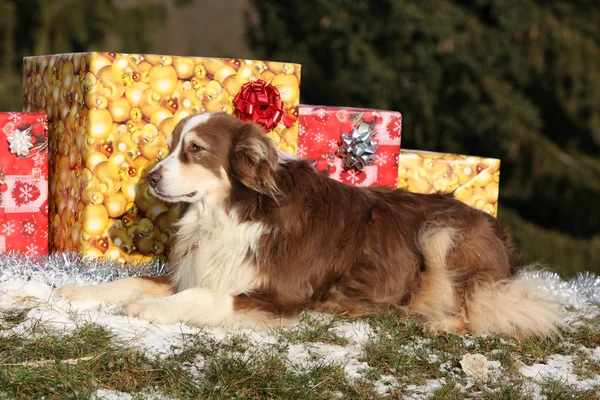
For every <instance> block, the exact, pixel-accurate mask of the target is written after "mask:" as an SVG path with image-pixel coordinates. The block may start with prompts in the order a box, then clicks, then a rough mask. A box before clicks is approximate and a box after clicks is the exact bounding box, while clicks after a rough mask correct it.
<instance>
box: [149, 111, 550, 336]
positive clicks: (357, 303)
mask: <svg viewBox="0 0 600 400" xmlns="http://www.w3.org/2000/svg"><path fill="white" fill-rule="evenodd" d="M188 120H189V119H186V120H183V121H182V122H181V123H180V124H178V126H177V127H176V129H175V131H174V132H173V135H172V139H171V147H172V148H173V147H174V146H175V145H174V144H176V143H180V139H181V138H180V136H181V134H182V129H183V126H184V125H185V124H186V122H187V121H188ZM188 127H189V126H188ZM185 134H186V135H194V136H193V138H194V140H195V142H194V143H196V144H198V143H200V144H201V145H202V144H204V145H206V146H207V147H209V148H210V151H202V149H200V150H198V148H197V147H195V148H191V147H189V146H191V144H190V143H191V142H186V143H187V144H185V145H184V147H183V150H182V151H181V153H180V154H179V161H180V162H181V164H182V165H183V164H186V165H188V164H190V165H191V164H195V165H199V166H202V167H203V168H205V169H207V170H210V171H211V172H212V174H213V175H214V176H215V177H218V178H219V179H221V178H223V180H222V182H225V184H223V185H222V188H221V189H222V194H219V196H217V197H216V198H218V200H217V203H216V206H214V207H217V208H219V209H221V210H222V211H223V214H224V215H227V216H228V217H227V218H234V219H235V221H236V223H241V224H243V223H256V224H260V226H262V227H263V228H264V229H263V231H262V232H264V233H262V234H261V235H260V237H258V238H257V241H258V243H257V244H256V246H249V247H248V250H247V251H246V253H245V256H244V257H245V258H244V260H243V265H250V266H251V268H252V269H253V270H252V271H253V272H252V273H253V274H254V276H255V278H254V279H253V280H252V284H250V286H248V287H247V288H246V289H245V290H244V291H243V292H242V293H230V295H231V296H232V298H233V312H234V313H235V314H237V315H253V316H255V315H257V314H261V313H262V314H263V315H276V316H280V317H285V318H288V317H295V316H297V315H298V314H299V313H300V312H301V311H303V310H305V309H314V310H317V311H322V312H332V313H337V314H343V315H348V316H360V315H366V314H372V313H376V312H377V311H379V310H380V309H382V308H386V307H390V306H391V307H397V308H401V309H404V310H406V311H408V312H414V313H418V314H420V315H421V316H422V317H423V318H424V321H425V323H426V326H427V327H428V328H429V329H431V330H433V331H452V332H465V331H467V330H470V331H473V332H475V333H479V332H496V333H501V334H506V335H510V336H517V337H523V336H532V335H547V334H551V333H553V332H555V331H556V326H557V324H559V323H560V312H559V308H558V307H557V306H556V305H555V304H554V303H553V302H552V301H551V299H550V298H549V297H548V296H547V295H545V294H543V293H542V292H540V291H538V290H537V289H536V288H535V287H534V285H532V283H531V282H530V281H528V280H527V279H525V278H523V277H522V276H521V275H520V274H519V266H518V257H517V255H516V253H515V246H514V244H513V242H512V240H511V238H510V237H509V235H508V234H507V232H506V229H505V227H504V226H503V225H502V224H501V223H500V222H499V221H498V220H497V219H495V218H494V217H492V216H490V215H488V214H486V213H484V212H482V211H479V210H476V209H473V208H471V207H469V206H467V205H465V204H463V203H461V202H460V201H458V200H456V199H454V198H453V197H452V196H451V195H442V194H432V195H424V194H414V193H409V192H406V191H403V190H397V189H396V190H395V189H391V188H383V187H381V188H360V187H352V186H347V185H344V184H342V183H340V182H337V181H334V180H332V179H329V178H327V177H325V176H323V175H321V174H319V173H318V172H317V171H316V170H315V169H314V168H313V166H312V164H311V163H310V162H309V161H307V160H302V159H296V158H293V157H290V156H284V155H283V154H281V153H279V152H278V151H277V149H276V146H275V144H274V143H273V142H272V141H271V140H270V139H269V138H268V137H267V136H265V135H264V134H263V132H262V131H261V129H260V128H259V127H258V126H256V125H254V124H250V123H244V122H241V121H239V120H238V119H236V118H234V117H231V116H229V115H227V114H225V113H218V114H213V115H212V116H210V118H209V119H208V120H207V121H206V122H202V123H199V124H198V125H197V126H194V127H193V129H191V130H189V129H188V131H186V132H185ZM181 142H182V143H183V141H181ZM185 146H187V147H185ZM182 168H185V166H184V167H182ZM161 173H162V170H161V165H160V164H159V165H158V166H157V167H156V168H155V169H154V170H153V171H152V172H151V173H150V174H149V175H148V181H149V183H150V184H151V186H153V187H154V188H157V187H160V182H161ZM223 174H225V175H226V177H224V176H222V175H223ZM224 178H226V179H224ZM182 179H183V178H182ZM186 179H187V178H186ZM202 201H203V200H202ZM207 207H208V206H207ZM184 219H185V216H184ZM187 221H193V218H192V219H187ZM189 243H190V240H188V239H186V240H183V238H182V237H181V236H177V237H176V238H175V243H174V247H173V250H172V252H171V254H170V260H169V261H170V266H171V268H172V269H173V270H175V271H177V269H178V268H179V267H180V266H181V265H183V264H184V263H185V264H186V265H187V266H186V268H189V265H190V263H192V264H191V265H196V266H195V267H194V268H199V269H201V268H203V265H198V263H195V264H194V260H193V259H190V257H195V256H194V254H198V253H194V251H195V250H193V247H191V245H190V244H189ZM196 243H197V242H196ZM197 251H200V252H201V251H202V249H201V248H200V249H198V250H197ZM173 273H175V272H173ZM171 276H173V275H171ZM174 282H175V281H174V280H172V281H171V286H172V287H173V289H174V291H180V289H184V288H179V287H177V284H176V283H174Z"/></svg>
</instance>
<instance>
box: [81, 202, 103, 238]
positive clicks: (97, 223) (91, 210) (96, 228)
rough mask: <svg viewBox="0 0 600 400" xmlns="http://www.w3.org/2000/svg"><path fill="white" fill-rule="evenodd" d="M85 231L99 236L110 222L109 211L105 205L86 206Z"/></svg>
mask: <svg viewBox="0 0 600 400" xmlns="http://www.w3.org/2000/svg"><path fill="white" fill-rule="evenodd" d="M82 218H83V231H84V232H86V233H87V234H89V235H90V236H98V235H100V234H101V233H102V232H104V229H105V228H106V225H107V223H108V212H107V211H106V208H104V206H103V205H99V206H86V207H85V208H84V210H83V216H82Z"/></svg>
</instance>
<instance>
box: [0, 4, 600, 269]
mask: <svg viewBox="0 0 600 400" xmlns="http://www.w3.org/2000/svg"><path fill="white" fill-rule="evenodd" d="M223 3H226V4H223ZM192 5H193V6H192ZM227 5H229V6H230V7H231V13H232V15H233V14H234V13H238V14H239V13H240V12H242V11H241V9H240V7H241V5H243V6H244V7H249V10H248V11H249V12H248V18H247V21H248V25H247V27H244V26H233V25H232V24H231V22H230V21H217V20H215V21H214V23H213V26H191V27H189V28H188V29H192V30H194V31H193V32H194V35H193V37H196V36H197V37H198V41H199V42H200V41H207V40H208V41H213V42H219V43H222V48H223V49H224V50H223V54H195V53H188V54H179V55H196V56H229V57H236V54H228V53H226V51H227V49H228V48H229V49H230V48H233V42H232V41H234V40H237V39H232V38H234V37H235V35H234V34H236V33H238V32H243V31H244V30H246V33H247V38H248V44H249V46H250V48H251V52H252V53H253V54H254V57H255V58H263V59H271V60H282V61H294V62H299V63H302V64H303V69H302V99H301V101H302V102H303V103H308V104H324V105H345V106H359V107H374V108H383V109H393V110H399V111H401V112H402V113H403V116H404V131H403V138H402V145H403V147H404V148H406V149H409V148H412V149H421V150H430V151H443V152H453V153H461V154H472V155H479V156H486V157H497V158H500V159H501V160H502V169H501V187H500V210H499V211H500V212H499V214H500V215H499V217H500V219H501V220H502V221H504V222H505V223H507V224H508V225H509V226H510V228H511V231H512V233H513V235H514V236H515V238H516V240H517V242H518V244H519V248H520V250H521V251H522V253H523V257H524V259H525V260H526V261H542V262H544V263H547V264H548V265H549V266H550V267H551V268H553V269H555V270H557V271H559V272H560V273H561V274H563V275H564V276H569V275H572V274H573V273H575V272H578V271H584V270H590V271H594V272H596V273H600V206H598V204H599V203H600V79H599V78H600V77H599V68H600V3H599V2H598V1H597V0H537V1H536V0H464V1H450V0H423V1H409V0H286V1H280V0H247V2H246V3H245V4H244V1H242V0H221V1H219V2H218V7H219V8H220V9H222V8H223V7H225V6H227ZM177 7H189V9H190V10H196V11H194V12H198V11H197V10H198V9H199V7H200V8H201V12H203V13H210V12H211V10H213V11H214V10H216V9H217V2H213V0H210V1H205V0H195V1H194V0H128V1H116V0H94V1H89V0H56V1H45V0H0V110H3V111H9V110H20V109H21V84H22V72H21V66H22V61H21V60H22V57H23V56H25V55H32V54H50V53H61V52H72V51H85V50H106V51H129V52H156V51H164V49H161V48H158V47H157V44H156V43H155V42H153V39H152V35H153V34H154V35H155V34H156V30H157V27H161V26H163V25H165V24H167V23H168V24H169V27H170V28H169V29H173V30H174V29H177V28H180V26H178V25H182V24H181V23H179V24H178V21H176V20H174V21H169V13H168V11H169V10H173V9H175V8H177ZM186 9H187V8H186ZM215 15H216V12H215ZM223 24H227V28H228V29H227V30H225V31H223V32H225V33H222V32H221V30H219V29H218V28H219V26H223ZM236 29H237V31H236ZM196 32H197V34H196ZM109 36H110V37H113V38H116V39H118V41H119V43H120V45H119V46H115V47H117V48H113V47H111V48H107V47H103V46H104V45H105V43H106V41H107V37H109ZM182 37H183V36H182ZM186 37H189V34H188V35H187V36H186ZM197 48H199V46H198V45H197V44H194V43H189V49H191V50H190V51H192V50H193V49H197ZM236 48H238V47H236Z"/></svg>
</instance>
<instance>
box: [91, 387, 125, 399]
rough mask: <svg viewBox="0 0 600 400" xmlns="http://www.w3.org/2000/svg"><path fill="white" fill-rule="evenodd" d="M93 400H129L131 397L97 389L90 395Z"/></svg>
mask: <svg viewBox="0 0 600 400" xmlns="http://www.w3.org/2000/svg"><path fill="white" fill-rule="evenodd" d="M92 399H93V400H130V399H133V397H132V396H131V395H130V394H129V393H123V392H118V391H116V390H108V389H98V390H96V392H95V393H94V394H92Z"/></svg>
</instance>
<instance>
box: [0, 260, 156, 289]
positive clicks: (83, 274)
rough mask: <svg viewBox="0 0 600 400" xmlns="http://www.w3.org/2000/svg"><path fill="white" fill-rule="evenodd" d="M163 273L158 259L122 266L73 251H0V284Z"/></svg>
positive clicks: (55, 283) (76, 281)
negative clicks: (37, 253)
mask: <svg viewBox="0 0 600 400" xmlns="http://www.w3.org/2000/svg"><path fill="white" fill-rule="evenodd" d="M166 273H167V268H166V265H165V264H163V263H159V262H154V263H149V264H137V265H124V264H121V263H119V262H116V261H109V260H100V259H96V260H91V259H84V258H83V257H82V256H81V255H79V254H75V253H53V254H51V255H49V256H46V257H39V258H35V259H33V258H29V257H27V256H25V255H22V254H18V253H14V252H11V253H0V283H1V282H5V281H7V280H9V279H24V280H27V281H29V280H36V281H39V282H43V283H45V284H47V285H49V286H52V287H59V286H60V285H62V284H63V283H67V282H68V283H73V284H79V285H81V284H94V283H103V282H110V281H113V280H117V279H122V278H126V277H128V276H136V275H147V276H148V275H150V276H155V275H164V274H166Z"/></svg>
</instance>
